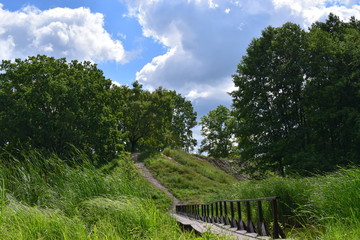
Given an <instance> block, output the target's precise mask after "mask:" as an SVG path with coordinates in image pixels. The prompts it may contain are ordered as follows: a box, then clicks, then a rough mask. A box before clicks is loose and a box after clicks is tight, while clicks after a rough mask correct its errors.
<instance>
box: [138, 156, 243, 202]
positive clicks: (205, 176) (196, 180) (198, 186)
mask: <svg viewBox="0 0 360 240" xmlns="http://www.w3.org/2000/svg"><path fill="white" fill-rule="evenodd" d="M144 163H145V166H146V167H147V168H148V169H149V170H150V171H151V173H152V174H153V175H154V176H155V178H156V179H157V180H159V181H160V182H161V184H162V185H164V186H165V187H166V188H168V189H169V191H170V192H171V193H172V194H174V196H175V197H177V198H178V199H180V200H182V201H190V202H200V201H206V200H207V199H208V198H209V197H210V195H212V194H214V193H216V192H218V191H219V190H220V189H222V188H224V187H225V186H228V185H231V184H233V183H235V182H236V180H235V178H234V177H232V176H230V175H229V174H227V173H225V172H224V171H222V170H220V169H218V168H216V167H214V166H213V165H212V164H210V163H208V162H206V161H204V160H202V159H199V158H197V157H195V156H193V155H190V154H188V153H185V152H182V151H179V150H165V151H164V152H163V154H155V155H151V156H148V157H146V158H145V159H144Z"/></svg>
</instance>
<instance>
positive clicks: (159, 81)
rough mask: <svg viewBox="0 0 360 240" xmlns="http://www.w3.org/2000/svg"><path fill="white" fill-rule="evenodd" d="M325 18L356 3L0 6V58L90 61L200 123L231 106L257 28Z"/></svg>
mask: <svg viewBox="0 0 360 240" xmlns="http://www.w3.org/2000/svg"><path fill="white" fill-rule="evenodd" d="M330 12H333V13H335V14H336V15H338V16H340V18H341V19H343V20H347V19H348V18H349V17H350V16H355V17H356V18H357V19H359V18H360V0H21V1H20V0H0V59H14V58H26V57H27V56H30V55H36V54H46V55H49V56H55V57H66V58H68V59H69V60H70V59H78V60H90V61H93V62H95V63H97V64H98V66H99V68H100V69H102V70H103V71H104V74H105V76H106V77H107V78H110V79H111V80H113V81H114V82H117V83H118V84H128V85H130V84H131V83H132V82H133V81H135V80H139V81H140V82H141V83H142V84H143V85H144V87H145V88H147V89H150V90H151V89H155V88H157V87H159V86H163V87H165V88H167V89H172V90H176V91H177V92H179V93H181V94H182V95H183V96H185V97H186V98H187V99H188V100H191V101H192V103H193V105H194V107H195V110H196V111H197V112H198V115H199V116H202V115H203V114H206V113H207V112H208V111H209V110H212V109H215V108H216V107H217V106H218V105H220V104H222V105H225V106H230V104H231V98H230V97H229V96H228V94H227V92H229V91H232V90H233V89H234V87H233V84H232V80H231V75H232V74H234V73H235V70H236V66H237V64H238V63H239V62H240V60H241V57H242V56H243V55H244V54H245V53H246V47H247V46H248V44H249V43H250V41H251V39H253V38H254V37H258V36H260V34H261V30H262V29H264V28H265V27H267V26H269V25H272V26H281V25H282V24H284V23H285V22H288V21H291V22H295V23H298V24H300V25H301V26H302V27H303V28H307V27H308V26H310V25H311V23H313V22H314V21H319V20H324V19H325V18H326V17H327V15H328V14H329V13H330ZM194 132H195V137H196V138H197V139H201V137H200V136H199V127H197V128H196V129H195V131H194Z"/></svg>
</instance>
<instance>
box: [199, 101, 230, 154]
mask: <svg viewBox="0 0 360 240" xmlns="http://www.w3.org/2000/svg"><path fill="white" fill-rule="evenodd" d="M234 123H235V119H234V118H233V117H231V112H230V110H229V109H228V108H227V107H224V106H222V105H220V106H218V107H217V108H216V109H215V110H212V111H210V112H209V113H208V114H207V115H205V116H203V117H201V121H200V125H201V135H202V136H203V137H204V139H203V140H202V141H201V146H200V149H199V152H200V153H202V152H207V153H208V155H209V157H214V158H227V157H229V156H231V155H232V154H233V153H234V150H235V146H234V141H235V139H234V129H233V128H234Z"/></svg>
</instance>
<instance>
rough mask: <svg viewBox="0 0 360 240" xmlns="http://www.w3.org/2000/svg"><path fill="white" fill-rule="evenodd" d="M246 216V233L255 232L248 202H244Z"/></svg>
mask: <svg viewBox="0 0 360 240" xmlns="http://www.w3.org/2000/svg"><path fill="white" fill-rule="evenodd" d="M246 215H247V231H248V232H249V233H254V232H255V227H254V224H253V222H252V219H251V207H250V202H246Z"/></svg>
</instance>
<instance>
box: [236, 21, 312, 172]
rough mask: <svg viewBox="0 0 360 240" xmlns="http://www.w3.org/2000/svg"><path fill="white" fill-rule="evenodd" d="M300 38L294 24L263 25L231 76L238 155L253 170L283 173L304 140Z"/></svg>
mask: <svg viewBox="0 0 360 240" xmlns="http://www.w3.org/2000/svg"><path fill="white" fill-rule="evenodd" d="M304 39H305V32H304V31H303V30H302V29H301V28H300V27H299V26H298V25H296V24H292V23H286V24H284V25H283V26H282V27H280V28H273V27H268V28H266V29H265V30H264V31H263V32H262V36H261V37H260V38H258V39H254V40H253V41H252V42H251V44H250V45H249V47H248V49H247V55H246V56H244V57H243V59H242V62H241V63H240V64H239V65H238V70H237V74H235V75H233V80H234V84H235V86H236V87H238V90H236V91H233V92H232V93H231V95H232V97H233V106H234V115H235V117H236V119H237V120H238V123H237V129H236V136H237V137H238V139H240V141H239V147H240V154H241V158H242V159H243V160H244V161H250V162H251V163H252V165H253V166H254V169H256V170H259V169H269V170H273V171H277V172H279V173H281V174H284V167H285V166H286V165H287V164H288V163H286V162H285V161H286V160H287V155H288V154H289V152H290V151H291V150H295V151H296V150H298V149H299V148H300V147H301V145H302V141H300V142H297V140H298V139H299V138H298V137H296V136H299V135H301V132H300V131H299V129H301V128H300V126H302V125H303V124H304V113H303V109H302V108H301V101H302V88H303V84H304V81H305V75H304V69H303V67H302V65H303V64H302V61H303V49H304Z"/></svg>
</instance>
